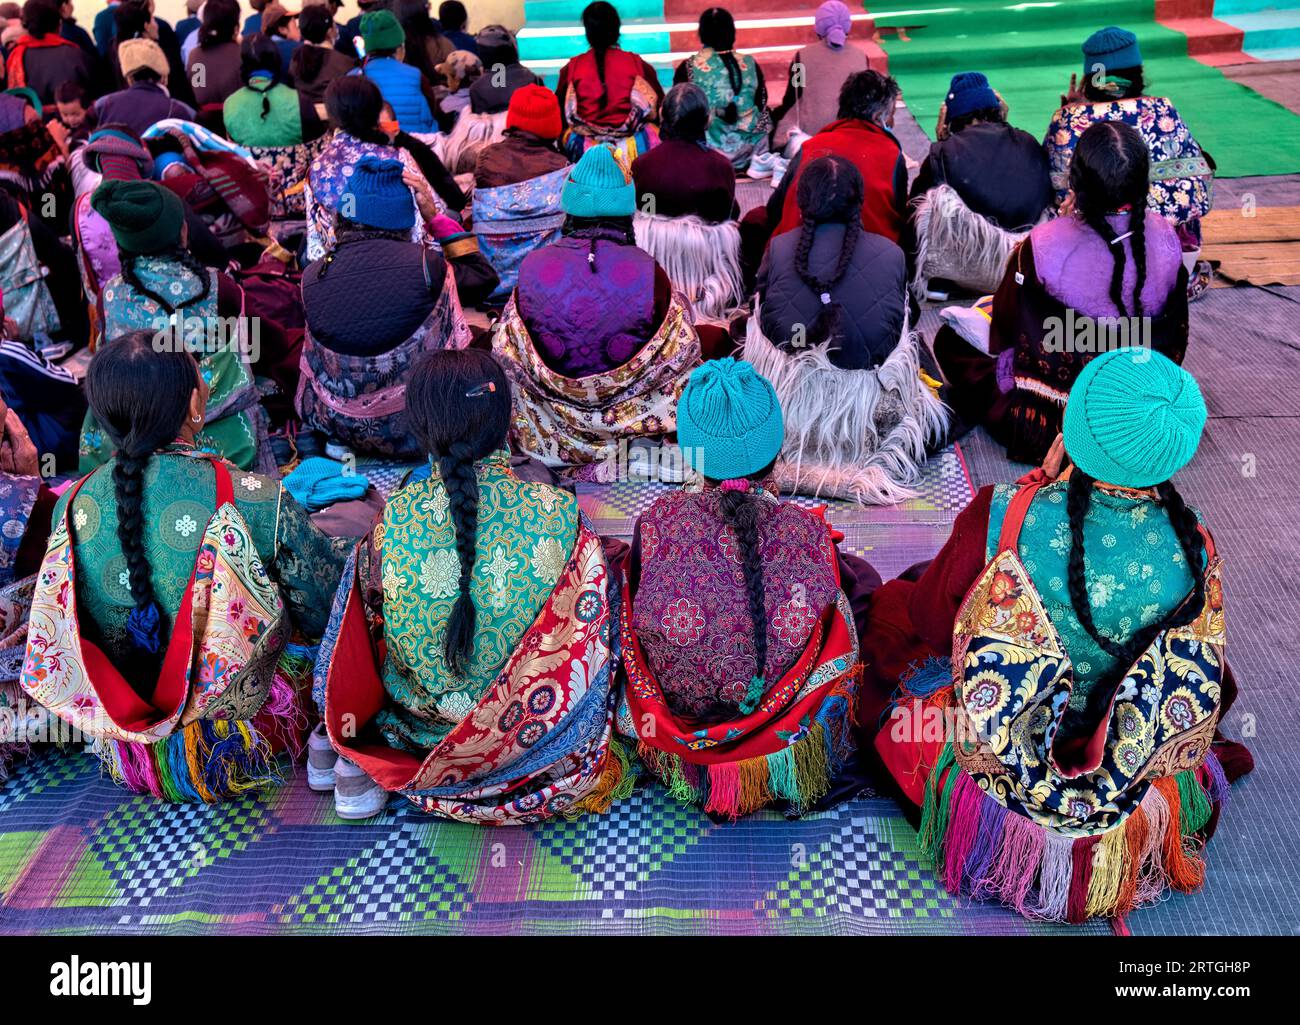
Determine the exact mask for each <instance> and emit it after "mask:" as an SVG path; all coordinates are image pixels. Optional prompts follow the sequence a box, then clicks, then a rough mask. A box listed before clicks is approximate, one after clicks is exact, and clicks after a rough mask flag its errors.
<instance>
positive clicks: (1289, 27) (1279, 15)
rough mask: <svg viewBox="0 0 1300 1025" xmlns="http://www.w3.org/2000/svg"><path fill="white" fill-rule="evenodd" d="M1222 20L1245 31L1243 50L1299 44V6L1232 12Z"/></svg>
mask: <svg viewBox="0 0 1300 1025" xmlns="http://www.w3.org/2000/svg"><path fill="white" fill-rule="evenodd" d="M1223 20H1224V21H1226V22H1227V23H1228V24H1229V25H1235V26H1236V27H1237V28H1239V29H1241V30H1242V31H1243V32H1245V33H1246V38H1245V40H1244V41H1243V43H1242V47H1243V49H1245V50H1253V49H1255V48H1257V47H1258V48H1264V47H1278V46H1296V45H1300V8H1292V9H1291V10H1289V11H1259V12H1258V13H1256V14H1234V15H1232V16H1231V17H1230V18H1224V19H1223Z"/></svg>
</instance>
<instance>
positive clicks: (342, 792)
mask: <svg viewBox="0 0 1300 1025" xmlns="http://www.w3.org/2000/svg"><path fill="white" fill-rule="evenodd" d="M387 803H388V791H387V790H385V789H384V788H383V787H381V786H380V785H379V784H378V783H376V782H375V781H374V780H372V779H371V778H370V777H369V776H367V775H366V772H365V770H364V769H362V768H360V767H359V766H357V765H355V764H353V763H352V762H350V761H348V760H347V759H346V758H339V760H338V761H337V762H336V763H335V764H334V814H335V815H337V816H338V817H339V818H341V819H369V818H373V817H374V816H376V815H378V814H379V813H380V812H381V811H383V810H384V805H386V804H387Z"/></svg>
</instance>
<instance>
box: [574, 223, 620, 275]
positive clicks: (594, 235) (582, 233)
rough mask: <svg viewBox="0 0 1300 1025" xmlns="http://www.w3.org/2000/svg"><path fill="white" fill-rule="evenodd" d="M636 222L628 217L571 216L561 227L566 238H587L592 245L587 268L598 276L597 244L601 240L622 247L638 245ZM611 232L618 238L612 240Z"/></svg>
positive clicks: (588, 252)
mask: <svg viewBox="0 0 1300 1025" xmlns="http://www.w3.org/2000/svg"><path fill="white" fill-rule="evenodd" d="M634 224H635V222H634V221H633V219H632V217H631V216H630V215H629V216H627V217H574V216H573V215H572V214H569V215H568V216H567V217H565V218H564V223H563V224H562V225H560V234H561V235H563V236H565V237H566V238H585V239H588V240H589V241H590V243H591V245H590V248H589V249H588V250H587V266H588V267H589V268H590V269H591V273H593V274H598V273H599V272H600V268H598V267H597V266H596V243H597V242H599V241H600V240H601V239H605V240H606V241H607V242H614V243H616V244H617V245H620V246H634V245H636V228H635V227H634ZM611 232H617V233H618V235H619V237H618V238H611V237H610V234H611Z"/></svg>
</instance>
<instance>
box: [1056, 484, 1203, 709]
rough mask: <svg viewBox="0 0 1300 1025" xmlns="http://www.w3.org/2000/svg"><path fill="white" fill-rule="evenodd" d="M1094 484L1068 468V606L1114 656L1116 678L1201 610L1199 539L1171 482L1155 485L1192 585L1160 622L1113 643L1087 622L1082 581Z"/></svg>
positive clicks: (1089, 609) (1088, 611)
mask: <svg viewBox="0 0 1300 1025" xmlns="http://www.w3.org/2000/svg"><path fill="white" fill-rule="evenodd" d="M1094 483H1095V482H1094V480H1093V478H1091V477H1089V476H1088V475H1087V474H1086V473H1084V472H1083V471H1082V470H1080V469H1079V468H1078V467H1077V466H1076V467H1075V468H1074V469H1073V470H1071V472H1070V483H1069V485H1068V488H1067V491H1066V516H1067V518H1068V521H1069V525H1070V556H1069V589H1070V605H1071V606H1072V607H1073V608H1074V614H1075V615H1076V616H1077V617H1078V618H1079V622H1080V623H1082V624H1083V628H1084V629H1085V630H1087V631H1088V634H1089V635H1090V636H1091V637H1092V639H1093V640H1094V641H1096V642H1097V645H1098V647H1100V648H1101V649H1102V651H1104V652H1106V654H1108V655H1110V656H1111V657H1113V658H1114V659H1115V660H1116V670H1115V672H1116V674H1118V676H1120V677H1122V676H1123V675H1124V674H1126V673H1127V672H1128V671H1129V669H1130V668H1131V667H1132V665H1133V663H1134V662H1136V661H1137V659H1138V658H1139V657H1140V656H1141V654H1142V653H1143V652H1144V651H1146V650H1147V648H1149V647H1150V646H1151V642H1152V641H1154V640H1155V639H1156V637H1157V636H1159V634H1160V633H1161V631H1163V630H1169V629H1175V628H1177V627H1180V626H1186V625H1187V624H1188V623H1190V622H1192V621H1193V620H1194V619H1196V617H1197V616H1199V615H1200V614H1201V611H1202V610H1203V609H1204V608H1205V573H1204V569H1205V538H1204V537H1203V536H1202V534H1201V531H1200V529H1199V526H1198V524H1197V520H1196V514H1195V513H1193V512H1192V511H1191V510H1190V509H1189V508H1187V504H1186V503H1185V502H1184V501H1183V497H1182V495H1180V494H1179V493H1178V491H1177V490H1176V489H1175V488H1174V485H1173V484H1172V482H1168V481H1166V482H1165V483H1164V484H1161V485H1159V486H1158V487H1157V488H1156V494H1157V500H1158V502H1159V505H1160V507H1161V508H1163V509H1164V510H1165V512H1166V513H1167V514H1168V516H1169V522H1170V523H1171V524H1173V528H1174V533H1175V534H1176V535H1177V537H1178V543H1179V544H1180V545H1181V546H1182V549H1183V555H1184V556H1185V557H1186V559H1187V568H1188V569H1189V570H1190V571H1191V574H1192V578H1193V580H1194V581H1195V583H1194V584H1193V587H1192V593H1191V595H1190V596H1189V598H1188V599H1187V600H1186V601H1184V602H1183V603H1181V604H1180V605H1179V606H1178V608H1176V609H1175V610H1174V611H1173V612H1172V613H1170V615H1169V616H1168V617H1167V618H1166V619H1165V620H1164V621H1162V622H1158V623H1152V624H1151V625H1149V626H1146V627H1143V628H1141V629H1139V630H1137V631H1135V632H1134V633H1133V634H1132V636H1130V637H1129V639H1128V640H1127V641H1123V642H1119V641H1114V640H1112V639H1111V638H1109V637H1106V636H1105V635H1104V634H1102V633H1101V631H1099V630H1098V629H1097V625H1096V623H1094V622H1093V618H1092V603H1091V601H1090V600H1089V598H1088V586H1087V581H1086V579H1085V571H1084V550H1083V545H1084V541H1083V524H1084V521H1085V520H1086V519H1087V516H1088V509H1089V507H1090V506H1091V504H1092V488H1093V484H1094ZM1099 689H1100V688H1099Z"/></svg>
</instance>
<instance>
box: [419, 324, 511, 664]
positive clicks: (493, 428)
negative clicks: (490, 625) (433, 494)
mask: <svg viewBox="0 0 1300 1025" xmlns="http://www.w3.org/2000/svg"><path fill="white" fill-rule="evenodd" d="M406 415H407V420H408V423H409V426H410V429H411V433H412V434H413V435H414V436H415V437H416V438H417V439H418V440H419V442H420V444H421V445H422V446H423V447H424V450H425V451H426V452H428V453H429V455H430V456H431V457H432V458H433V460H434V461H435V462H436V464H437V468H438V473H439V475H440V476H441V478H442V484H443V487H445V488H446V489H447V499H448V503H449V508H450V511H451V517H452V524H453V526H454V527H455V531H456V557H457V560H458V561H459V563H460V579H459V583H458V592H459V593H458V594H457V596H456V603H455V605H454V606H452V610H451V615H450V616H449V617H448V619H447V636H446V638H445V640H444V645H443V652H444V655H445V657H446V659H447V667H448V668H449V669H450V670H451V671H452V673H454V674H455V675H456V676H464V675H465V673H466V671H467V670H468V669H469V667H470V664H471V662H472V661H473V658H474V629H475V625H476V623H477V620H478V611H477V609H476V608H475V606H474V598H473V595H472V594H471V593H470V586H471V584H472V582H473V579H474V560H475V558H476V554H477V551H478V512H479V485H478V473H477V470H476V467H475V464H476V462H477V461H478V460H481V459H483V458H484V457H485V456H488V455H490V454H491V453H492V452H494V451H496V450H497V449H500V448H504V447H505V444H506V432H507V431H508V430H509V428H510V383H509V381H508V380H507V378H506V376H505V372H504V371H503V370H502V369H501V366H500V364H498V363H497V362H496V360H495V359H494V358H493V356H492V354H491V353H488V352H483V351H481V350H478V349H459V350H446V351H442V352H431V353H429V354H427V355H426V356H423V357H421V358H420V360H418V361H417V362H416V364H415V366H414V368H413V369H412V371H411V377H410V381H409V383H408V384H407V387H406Z"/></svg>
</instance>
